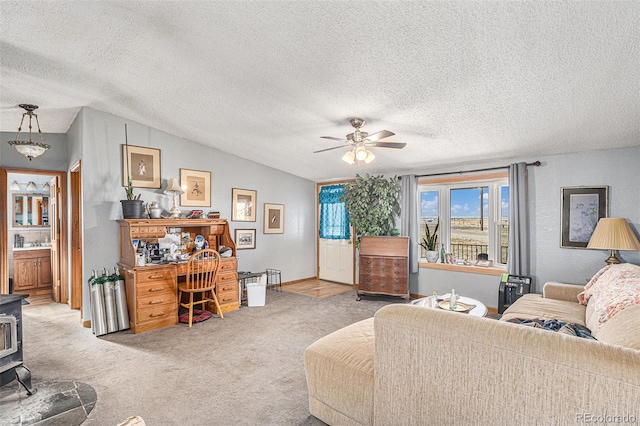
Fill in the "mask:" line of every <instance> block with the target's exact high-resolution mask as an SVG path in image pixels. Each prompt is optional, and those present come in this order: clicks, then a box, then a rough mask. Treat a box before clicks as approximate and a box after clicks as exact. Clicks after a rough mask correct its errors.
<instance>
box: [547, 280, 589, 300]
mask: <svg viewBox="0 0 640 426" xmlns="http://www.w3.org/2000/svg"><path fill="white" fill-rule="evenodd" d="M583 290H584V286H583V285H577V284H564V283H554V282H548V283H546V284H545V285H544V287H543V288H542V297H544V298H545V299H556V300H564V301H567V302H575V303H578V294H580V293H581V292H582V291H583Z"/></svg>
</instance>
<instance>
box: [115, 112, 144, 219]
mask: <svg viewBox="0 0 640 426" xmlns="http://www.w3.org/2000/svg"><path fill="white" fill-rule="evenodd" d="M124 141H125V145H126V149H125V151H126V153H125V154H126V157H127V186H125V188H124V190H125V192H126V194H127V199H126V200H120V203H121V204H122V217H123V218H125V219H140V217H142V200H141V199H140V194H138V195H133V183H132V181H131V176H130V175H129V141H128V140H127V124H126V123H125V125H124Z"/></svg>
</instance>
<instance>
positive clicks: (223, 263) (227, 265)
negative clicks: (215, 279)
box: [218, 257, 238, 273]
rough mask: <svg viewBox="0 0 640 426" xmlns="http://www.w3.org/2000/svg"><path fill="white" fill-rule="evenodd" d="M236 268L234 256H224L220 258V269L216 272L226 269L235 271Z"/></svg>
mask: <svg viewBox="0 0 640 426" xmlns="http://www.w3.org/2000/svg"><path fill="white" fill-rule="evenodd" d="M237 269H238V261H237V259H236V258H235V257H224V258H222V259H221V260H220V269H218V273H221V272H226V271H234V272H235V271H236V270H237Z"/></svg>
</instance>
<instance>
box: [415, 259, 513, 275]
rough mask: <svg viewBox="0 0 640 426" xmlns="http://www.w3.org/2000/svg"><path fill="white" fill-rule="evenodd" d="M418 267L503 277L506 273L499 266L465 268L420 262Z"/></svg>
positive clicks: (463, 266)
mask: <svg viewBox="0 0 640 426" xmlns="http://www.w3.org/2000/svg"><path fill="white" fill-rule="evenodd" d="M418 266H419V267H420V268H425V269H440V270H443V271H455V272H466V273H469V274H482V275H496V276H499V275H502V274H504V273H505V272H507V271H506V269H505V268H502V267H499V266H465V265H450V264H448V263H429V262H424V261H422V262H418Z"/></svg>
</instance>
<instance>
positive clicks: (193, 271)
mask: <svg viewBox="0 0 640 426" xmlns="http://www.w3.org/2000/svg"><path fill="white" fill-rule="evenodd" d="M219 268H220V254H219V253H218V252H217V251H215V250H212V249H204V250H200V251H197V252H195V253H193V254H192V255H191V257H190V258H189V261H188V262H187V275H186V277H185V279H186V281H185V282H184V283H182V284H180V285H179V286H178V290H179V293H178V300H179V301H180V306H182V307H184V308H187V309H189V327H191V324H192V323H193V307H194V305H200V304H202V309H205V308H206V306H207V304H208V303H213V304H214V305H215V307H216V310H217V311H218V314H219V315H220V318H224V316H223V315H222V309H220V303H218V297H217V296H216V292H215V287H216V281H217V276H218V269H219ZM183 293H188V294H189V302H184V303H183V302H182V295H183ZM196 293H199V294H201V295H202V298H201V299H200V300H196V301H194V298H193V295H194V294H196Z"/></svg>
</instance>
